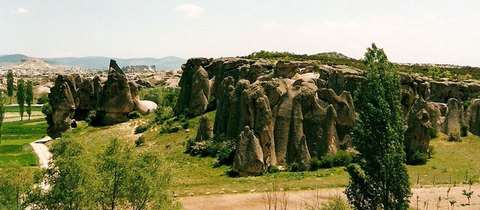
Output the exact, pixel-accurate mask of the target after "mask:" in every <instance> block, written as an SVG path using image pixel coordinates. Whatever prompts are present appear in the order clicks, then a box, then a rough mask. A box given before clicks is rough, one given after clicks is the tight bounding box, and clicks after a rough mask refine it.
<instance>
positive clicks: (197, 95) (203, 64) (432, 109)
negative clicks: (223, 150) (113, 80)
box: [176, 58, 480, 175]
mask: <svg viewBox="0 0 480 210" xmlns="http://www.w3.org/2000/svg"><path fill="white" fill-rule="evenodd" d="M182 69H183V75H182V78H181V80H180V87H181V92H180V97H179V99H178V102H177V105H176V112H177V113H183V114H186V115H189V116H196V115H200V114H202V113H204V112H205V111H207V110H211V109H215V108H216V109H217V114H216V118H215V122H214V128H213V132H214V135H215V138H220V137H221V138H226V139H236V142H237V150H236V154H235V160H234V164H233V170H234V171H236V172H238V173H240V174H241V175H248V174H261V173H263V172H265V170H266V169H267V168H268V167H270V166H276V165H288V164H293V163H297V164H298V165H299V166H300V167H303V168H307V167H308V165H309V162H310V159H311V158H314V157H316V158H321V157H322V156H324V155H325V154H328V153H335V152H336V151H337V150H339V149H345V148H347V147H348V146H349V144H350V130H351V129H352V128H353V126H354V124H355V108H354V104H353V100H352V94H353V92H354V91H355V89H356V88H357V87H358V86H359V85H360V83H361V82H362V81H363V80H364V79H365V78H364V77H363V76H362V74H363V72H362V71H361V70H359V69H354V68H350V67H347V66H335V67H332V66H325V65H319V64H317V63H315V62H293V61H278V62H276V63H275V64H272V63H270V62H267V61H258V60H248V59H240V58H220V59H205V58H193V59H190V60H188V61H187V63H186V64H185V65H183V67H182ZM400 77H401V83H402V98H401V105H402V112H403V115H404V117H405V121H406V123H407V126H406V132H405V138H406V140H405V141H406V142H405V145H406V149H407V154H412V153H413V152H415V151H420V152H424V153H428V152H429V147H428V144H429V141H430V132H431V129H432V128H434V129H437V130H439V131H441V132H444V133H452V132H459V129H460V127H461V125H462V124H467V125H470V127H471V128H472V129H471V130H472V132H473V133H474V134H476V135H479V131H478V130H479V129H478V124H479V122H480V121H479V120H478V115H479V114H478V113H480V111H479V105H478V104H480V102H479V100H474V101H473V102H472V103H471V104H470V105H469V106H468V109H467V110H466V112H464V110H463V102H462V101H470V99H472V98H474V97H475V96H476V95H477V94H478V92H479V91H480V84H479V83H477V82H475V81H470V82H452V81H433V80H431V79H429V78H425V77H420V76H411V75H408V74H404V73H401V74H400Z"/></svg>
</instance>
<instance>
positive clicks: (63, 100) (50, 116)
mask: <svg viewBox="0 0 480 210" xmlns="http://www.w3.org/2000/svg"><path fill="white" fill-rule="evenodd" d="M73 84H74V81H73V80H72V77H70V76H64V75H59V76H58V77H57V79H56V80H55V85H54V86H53V87H52V88H51V89H50V91H51V92H50V94H49V95H48V98H49V101H50V105H51V108H52V110H51V111H50V112H49V113H46V114H47V117H46V119H47V123H48V129H47V135H49V136H50V137H52V138H57V137H59V136H60V135H61V134H62V133H63V132H65V131H67V130H68V129H70V128H71V127H70V122H71V119H72V118H73V116H74V114H75V108H76V107H75V100H74V94H73V93H72V92H74V91H72V89H74V88H75V86H74V85H73Z"/></svg>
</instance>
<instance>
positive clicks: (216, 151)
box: [185, 138, 236, 166]
mask: <svg viewBox="0 0 480 210" xmlns="http://www.w3.org/2000/svg"><path fill="white" fill-rule="evenodd" d="M234 142H235V141H233V140H226V141H221V142H220V141H213V140H208V141H199V142H197V141H195V139H194V138H190V139H189V140H188V141H187V144H186V150H185V153H189V154H190V155H192V156H197V155H198V156H201V157H214V158H217V159H218V162H217V163H216V164H215V166H220V165H231V164H232V163H233V158H234V156H235V148H236V146H235V143H234Z"/></svg>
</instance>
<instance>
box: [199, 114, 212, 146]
mask: <svg viewBox="0 0 480 210" xmlns="http://www.w3.org/2000/svg"><path fill="white" fill-rule="evenodd" d="M212 139H213V128H212V124H211V123H210V119H209V118H208V116H207V115H203V116H202V117H201V118H200V122H199V123H198V129H197V136H196V137H195V141H196V142H201V141H208V140H212Z"/></svg>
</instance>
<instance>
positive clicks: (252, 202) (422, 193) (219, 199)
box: [179, 185, 480, 210]
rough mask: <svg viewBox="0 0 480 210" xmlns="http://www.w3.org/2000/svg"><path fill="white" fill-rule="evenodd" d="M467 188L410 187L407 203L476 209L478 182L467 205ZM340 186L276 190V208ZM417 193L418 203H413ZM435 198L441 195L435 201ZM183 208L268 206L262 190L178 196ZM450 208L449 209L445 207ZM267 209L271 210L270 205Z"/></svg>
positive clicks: (323, 196)
mask: <svg viewBox="0 0 480 210" xmlns="http://www.w3.org/2000/svg"><path fill="white" fill-rule="evenodd" d="M464 189H466V190H468V186H467V185H465V186H460V187H452V188H451V190H450V193H449V197H448V199H447V190H448V187H435V188H433V187H431V188H414V189H412V190H413V193H414V194H413V196H412V198H411V200H410V206H411V207H413V208H417V203H418V209H452V208H451V204H450V202H449V201H453V200H455V201H456V203H455V205H454V209H480V197H479V194H480V185H474V186H472V189H471V190H472V191H474V192H475V193H474V194H473V195H472V198H471V201H470V202H471V205H470V206H468V205H465V204H466V203H467V198H466V197H465V196H463V195H462V190H464ZM343 191H344V189H343V188H336V189H320V190H317V191H296V192H286V194H284V193H283V192H277V193H274V195H277V198H278V200H279V202H277V204H278V205H277V209H279V208H278V207H281V204H280V203H281V202H280V201H285V200H287V208H286V209H296V210H298V209H305V207H306V204H309V205H315V204H316V203H324V202H325V201H327V199H328V198H329V197H332V196H335V195H341V196H342V197H344V198H345V196H344V195H343ZM417 195H418V202H417ZM439 197H440V198H441V199H440V200H439ZM179 200H180V202H181V203H182V204H183V207H184V208H185V209H187V210H202V209H205V210H207V209H208V210H223V209H228V210H256V209H258V210H265V209H269V208H268V204H266V203H267V201H268V200H270V201H272V200H275V199H268V197H267V194H266V193H247V194H229V195H208V196H195V197H182V198H180V199H179ZM449 207H450V208H449ZM270 209H275V208H273V206H272V208H270ZM281 209H283V208H281Z"/></svg>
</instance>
